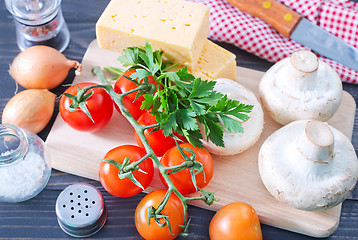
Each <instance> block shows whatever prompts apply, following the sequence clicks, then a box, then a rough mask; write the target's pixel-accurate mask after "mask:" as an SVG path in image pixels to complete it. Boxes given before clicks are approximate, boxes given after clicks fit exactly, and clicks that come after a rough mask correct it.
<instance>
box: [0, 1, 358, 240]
mask: <svg viewBox="0 0 358 240" xmlns="http://www.w3.org/2000/svg"><path fill="white" fill-rule="evenodd" d="M108 2H109V0H87V1H71V0H63V1H62V10H63V15H64V17H65V19H66V22H67V25H68V27H69V30H70V33H71V42H70V44H69V46H68V48H67V49H66V50H65V51H64V54H65V56H66V57H67V58H70V59H74V60H77V61H81V60H82V57H83V55H84V53H85V51H86V49H87V46H88V45H89V43H90V42H91V41H92V40H93V39H95V37H96V36H95V23H96V21H97V19H98V18H99V16H100V15H101V13H102V11H103V10H104V8H105V6H106V5H107V3H108ZM220 45H222V46H223V47H225V48H227V49H228V50H230V51H231V52H233V53H235V54H236V55H237V65H238V66H243V67H248V68H253V69H256V70H262V71H265V70H267V69H268V68H269V67H270V66H272V63H269V62H267V61H265V60H262V59H260V58H258V57H256V56H253V55H251V54H249V53H247V52H245V51H243V50H241V49H238V48H236V47H234V46H232V45H229V44H222V43H220ZM18 53H19V49H18V48H17V45H16V38H15V26H14V22H13V19H12V17H11V15H10V13H9V12H7V10H6V7H5V4H4V1H1V3H0V117H1V113H2V110H3V108H4V106H5V104H6V103H7V101H8V100H9V99H10V98H11V97H12V96H13V95H14V93H15V89H16V85H15V82H14V81H13V80H12V78H11V77H10V75H9V74H8V69H9V64H10V63H11V62H12V60H13V58H14V57H15V56H16V55H17V54H18ZM73 77H74V71H73V70H71V71H70V73H69V76H68V77H67V79H66V80H65V83H70V82H71V81H72V80H73ZM343 86H344V89H345V90H346V91H348V92H349V93H350V94H351V95H353V97H354V98H355V99H356V101H357V99H358V86H356V85H352V84H343ZM19 90H23V89H22V88H20V89H19ZM63 91H64V88H63V87H58V88H56V89H54V90H53V92H54V93H56V94H57V95H60V94H61V93H62V92H63ZM56 102H57V104H56V108H57V107H58V100H57V101H56ZM57 113H58V110H57V109H56V110H55V114H54V116H53V118H52V121H51V122H50V124H49V125H48V126H47V127H46V128H45V129H44V130H43V131H42V132H41V133H39V135H40V137H41V138H42V139H44V140H45V139H46V136H47V134H48V133H49V131H50V129H51V126H52V124H53V121H54V117H55V115H56V114H57ZM357 129H358V121H357V118H356V120H355V123H354V132H353V139H352V142H353V145H354V147H355V149H356V152H357V149H358V131H357ZM0 177H1V176H0ZM77 182H87V183H90V184H92V185H94V186H95V187H97V188H98V189H99V190H100V191H101V192H102V194H103V195H104V198H105V202H106V204H107V206H108V214H109V215H108V220H107V223H106V225H105V226H104V228H103V229H102V230H101V231H100V232H99V233H97V234H96V235H94V236H93V238H107V239H109V238H112V239H141V237H140V236H139V234H138V233H137V231H136V229H135V226H134V218H133V215H134V211H135V208H136V205H137V204H138V203H139V201H140V200H141V199H142V197H143V196H144V194H139V195H138V196H135V197H132V198H123V199H120V198H116V197H113V196H111V195H109V194H108V193H106V192H105V191H104V189H103V188H102V187H101V186H100V184H99V183H98V182H96V181H92V180H88V179H84V178H81V177H77V176H73V175H70V174H67V173H63V172H60V171H56V170H53V173H52V176H51V178H50V181H49V183H48V185H47V186H46V188H45V189H44V190H43V191H42V192H41V193H40V194H39V195H38V196H36V197H35V198H33V199H31V200H29V201H26V202H23V203H0V239H8V238H18V239H19V238H20V239H30V238H32V239H34V238H35V239H41V238H42V239H50V238H70V237H69V236H68V235H66V234H65V233H64V232H63V231H62V230H61V229H60V228H59V226H58V224H57V219H56V214H55V202H56V199H57V196H58V195H59V193H60V192H61V191H62V190H63V189H64V188H65V187H66V186H68V185H70V184H73V183H77ZM214 214H215V213H214V212H212V211H208V210H203V209H200V208H197V207H193V206H190V207H189V217H190V218H192V221H191V224H190V228H189V230H190V232H191V233H192V235H190V236H189V237H188V238H187V239H209V235H208V228H209V223H210V220H211V218H212V217H213V215H214ZM262 231H263V236H264V239H266V240H268V239H275V240H279V239H285V240H287V239H302V240H303V239H307V240H308V239H314V238H310V237H307V236H304V235H300V234H296V233H293V232H289V231H286V230H282V229H278V228H274V227H271V226H268V225H263V224H262ZM328 239H358V190H357V188H356V189H355V191H354V192H353V193H352V194H351V196H350V197H349V199H348V200H346V201H345V202H344V203H343V207H342V214H341V219H340V224H339V227H338V229H337V230H336V232H335V233H334V234H333V235H332V236H330V237H329V238H328Z"/></svg>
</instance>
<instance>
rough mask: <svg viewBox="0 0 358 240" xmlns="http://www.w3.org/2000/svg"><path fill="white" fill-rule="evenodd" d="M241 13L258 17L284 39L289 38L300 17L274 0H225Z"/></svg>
mask: <svg viewBox="0 0 358 240" xmlns="http://www.w3.org/2000/svg"><path fill="white" fill-rule="evenodd" d="M227 1H228V2H229V3H230V4H231V5H233V6H235V7H237V8H239V9H240V10H241V11H243V12H246V13H249V14H251V15H252V16H255V17H258V18H260V19H261V20H263V21H265V22H266V23H268V24H270V25H271V26H272V27H274V28H275V29H276V30H277V31H278V32H279V33H281V34H282V35H284V36H285V37H290V36H291V34H292V31H293V30H294V28H295V27H296V25H297V23H298V22H299V21H300V20H301V18H302V17H301V15H299V14H298V13H296V12H295V11H292V10H291V9H289V8H287V7H286V6H284V5H282V4H281V3H279V2H276V1H275V0H227Z"/></svg>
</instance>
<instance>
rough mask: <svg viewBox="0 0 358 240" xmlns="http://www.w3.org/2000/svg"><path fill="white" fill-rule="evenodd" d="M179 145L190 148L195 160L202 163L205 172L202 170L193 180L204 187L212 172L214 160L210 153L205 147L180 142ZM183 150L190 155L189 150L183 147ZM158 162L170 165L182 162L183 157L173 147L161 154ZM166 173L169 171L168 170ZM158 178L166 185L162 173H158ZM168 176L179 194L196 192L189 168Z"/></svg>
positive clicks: (200, 186) (198, 185) (166, 165)
mask: <svg viewBox="0 0 358 240" xmlns="http://www.w3.org/2000/svg"><path fill="white" fill-rule="evenodd" d="M179 146H180V147H182V148H189V149H192V150H193V151H194V154H195V160H196V161H198V162H200V163H201V164H202V166H203V170H204V173H205V174H204V173H203V172H200V173H198V174H196V175H195V180H196V186H197V187H199V188H204V187H205V186H206V185H208V183H209V182H210V180H211V179H212V177H213V174H214V160H213V158H212V157H211V154H210V153H209V152H208V151H207V150H206V149H205V148H197V147H194V146H193V145H191V144H190V143H182V144H180V145H179ZM183 150H184V153H185V155H187V156H189V157H190V156H191V153H190V152H188V151H186V150H185V149H183ZM160 162H161V163H162V164H163V165H164V166H165V167H172V166H177V165H180V164H182V163H183V162H184V158H183V156H182V155H181V153H180V151H179V149H178V148H177V147H173V148H171V149H169V150H168V151H167V152H166V153H165V154H164V155H163V157H162V159H161V160H160ZM168 173H170V171H168ZM204 175H205V177H204ZM160 178H161V180H162V182H163V183H164V185H167V184H166V182H165V180H164V178H163V176H162V175H160ZM169 178H170V179H171V181H172V182H173V184H174V186H175V187H176V188H177V189H178V191H179V192H180V193H181V194H183V195H186V194H190V193H194V192H196V189H195V186H194V184H193V181H192V179H191V174H190V171H189V169H187V168H186V169H183V170H181V171H179V172H176V173H173V174H170V175H169Z"/></svg>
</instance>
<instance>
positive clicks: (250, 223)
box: [209, 202, 262, 240]
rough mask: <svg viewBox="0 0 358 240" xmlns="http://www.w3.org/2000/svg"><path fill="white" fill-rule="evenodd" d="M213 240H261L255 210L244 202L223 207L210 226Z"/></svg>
mask: <svg viewBox="0 0 358 240" xmlns="http://www.w3.org/2000/svg"><path fill="white" fill-rule="evenodd" d="M209 235H210V239H211V240H217V239H225V240H231V239H232V240H261V239H262V233H261V226H260V221H259V217H258V216H257V213H256V211H255V209H254V208H252V207H251V206H250V205H249V204H247V203H244V202H233V203H230V204H228V205H226V206H224V207H222V208H221V209H220V210H219V211H218V212H217V213H216V214H215V215H214V217H213V219H212V220H211V222H210V226H209Z"/></svg>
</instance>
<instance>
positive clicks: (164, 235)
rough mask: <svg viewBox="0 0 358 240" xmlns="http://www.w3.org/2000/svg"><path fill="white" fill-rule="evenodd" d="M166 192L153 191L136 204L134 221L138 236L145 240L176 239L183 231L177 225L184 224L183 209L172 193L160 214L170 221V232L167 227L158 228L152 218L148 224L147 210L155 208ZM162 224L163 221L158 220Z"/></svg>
mask: <svg viewBox="0 0 358 240" xmlns="http://www.w3.org/2000/svg"><path fill="white" fill-rule="evenodd" d="M165 193H166V190H163V189H160V190H155V191H153V192H151V193H149V194H148V195H146V196H145V197H144V198H143V199H142V200H141V201H140V203H139V204H138V206H137V208H136V210H135V215H134V220H135V226H136V228H137V231H138V232H139V234H140V235H141V236H142V237H143V238H145V239H147V240H167V239H168V240H169V239H174V238H176V237H177V236H178V235H179V233H180V232H181V231H182V230H183V228H182V227H180V226H179V225H183V224H184V207H183V204H182V202H181V201H180V199H179V198H178V196H177V195H175V194H174V193H172V194H171V195H170V197H169V200H168V202H167V204H166V205H165V207H164V209H163V210H162V211H161V214H163V215H165V216H167V217H168V218H169V221H170V227H171V232H170V230H169V228H168V225H166V226H165V227H160V226H159V225H158V224H157V223H156V222H155V221H154V219H153V218H151V219H150V222H149V224H148V208H149V207H151V206H153V207H154V208H157V207H158V206H159V204H160V203H161V202H162V200H163V198H164V196H165ZM160 223H164V219H161V220H160Z"/></svg>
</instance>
